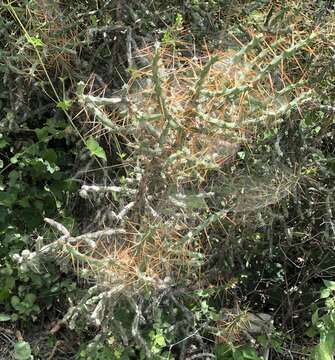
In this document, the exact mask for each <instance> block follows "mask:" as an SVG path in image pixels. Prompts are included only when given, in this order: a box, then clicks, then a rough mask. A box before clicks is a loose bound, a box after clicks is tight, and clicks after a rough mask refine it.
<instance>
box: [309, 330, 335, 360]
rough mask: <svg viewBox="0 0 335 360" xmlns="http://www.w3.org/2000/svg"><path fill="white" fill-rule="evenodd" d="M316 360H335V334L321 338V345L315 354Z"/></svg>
mask: <svg viewBox="0 0 335 360" xmlns="http://www.w3.org/2000/svg"><path fill="white" fill-rule="evenodd" d="M313 359H314V360H333V359H334V333H330V334H327V335H326V336H321V339H320V343H319V345H317V347H316V349H315V352H314V357H313Z"/></svg>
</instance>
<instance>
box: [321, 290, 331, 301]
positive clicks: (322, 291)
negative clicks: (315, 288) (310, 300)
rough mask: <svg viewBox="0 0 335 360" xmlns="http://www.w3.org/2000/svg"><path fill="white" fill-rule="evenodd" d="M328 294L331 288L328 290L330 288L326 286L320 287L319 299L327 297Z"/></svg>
mask: <svg viewBox="0 0 335 360" xmlns="http://www.w3.org/2000/svg"><path fill="white" fill-rule="evenodd" d="M330 294H331V290H330V289H328V288H323V289H321V291H320V298H321V299H326V298H328V297H329V296H330Z"/></svg>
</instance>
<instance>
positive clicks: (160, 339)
mask: <svg viewBox="0 0 335 360" xmlns="http://www.w3.org/2000/svg"><path fill="white" fill-rule="evenodd" d="M155 342H156V344H157V345H159V346H165V345H166V342H165V339H164V336H163V335H156V336H155Z"/></svg>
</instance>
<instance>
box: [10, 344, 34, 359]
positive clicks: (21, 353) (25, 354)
mask: <svg viewBox="0 0 335 360" xmlns="http://www.w3.org/2000/svg"><path fill="white" fill-rule="evenodd" d="M14 351H15V354H14V357H15V359H17V360H29V359H32V355H31V348H30V345H29V343H27V342H26V341H18V342H17V343H16V344H15V346H14Z"/></svg>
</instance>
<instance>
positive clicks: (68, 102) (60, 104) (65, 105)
mask: <svg viewBox="0 0 335 360" xmlns="http://www.w3.org/2000/svg"><path fill="white" fill-rule="evenodd" d="M71 105H72V101H71V100H68V99H64V100H62V101H59V102H58V104H57V107H58V108H59V109H62V110H64V111H66V110H69V109H70V107H71Z"/></svg>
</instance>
